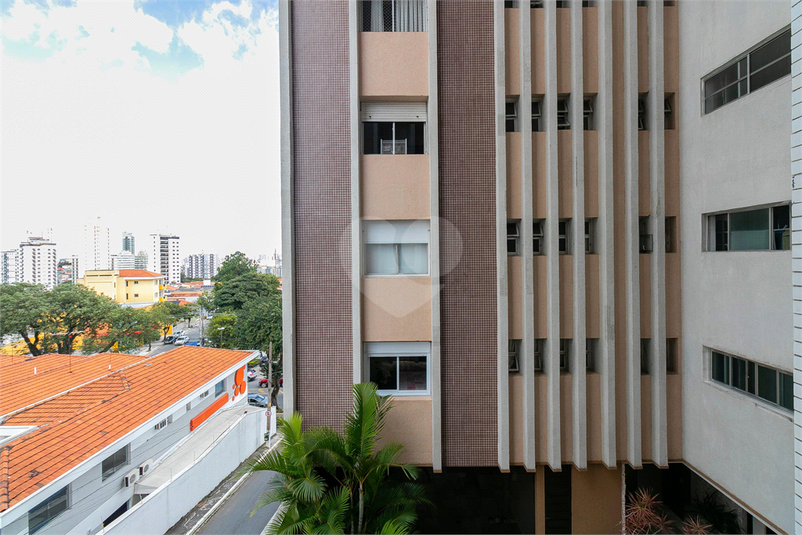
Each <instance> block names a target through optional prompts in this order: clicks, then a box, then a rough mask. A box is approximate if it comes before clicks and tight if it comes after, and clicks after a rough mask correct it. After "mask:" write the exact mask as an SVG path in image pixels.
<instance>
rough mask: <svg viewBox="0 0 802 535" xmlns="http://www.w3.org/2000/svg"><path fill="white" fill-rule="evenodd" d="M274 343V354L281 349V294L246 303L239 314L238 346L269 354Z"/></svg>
mask: <svg viewBox="0 0 802 535" xmlns="http://www.w3.org/2000/svg"><path fill="white" fill-rule="evenodd" d="M270 342H273V354H280V353H281V352H282V349H281V293H279V292H276V293H274V294H272V295H269V296H268V297H267V298H266V299H251V300H249V301H246V302H245V304H244V306H243V307H242V310H240V311H238V312H237V344H238V346H239V347H241V348H245V349H259V350H260V351H265V352H267V350H268V348H269V347H270Z"/></svg>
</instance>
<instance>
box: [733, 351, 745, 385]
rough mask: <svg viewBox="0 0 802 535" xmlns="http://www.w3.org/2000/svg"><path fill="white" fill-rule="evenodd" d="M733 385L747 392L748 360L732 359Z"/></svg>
mask: <svg viewBox="0 0 802 535" xmlns="http://www.w3.org/2000/svg"><path fill="white" fill-rule="evenodd" d="M731 360H732V386H734V387H735V388H737V389H739V390H743V391H744V392H746V361H745V360H743V359H739V358H735V357H733V358H732V359H731Z"/></svg>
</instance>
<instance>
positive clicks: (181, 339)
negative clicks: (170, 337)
mask: <svg viewBox="0 0 802 535" xmlns="http://www.w3.org/2000/svg"><path fill="white" fill-rule="evenodd" d="M187 342H189V336H179V337H178V338H176V339H175V342H174V343H175V345H177V346H182V345H184V344H186V343H187Z"/></svg>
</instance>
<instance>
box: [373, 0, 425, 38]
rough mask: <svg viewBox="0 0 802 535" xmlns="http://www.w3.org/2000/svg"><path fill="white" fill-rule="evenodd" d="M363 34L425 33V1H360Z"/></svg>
mask: <svg viewBox="0 0 802 535" xmlns="http://www.w3.org/2000/svg"><path fill="white" fill-rule="evenodd" d="M359 7H360V10H359V11H360V16H361V24H360V28H362V31H363V32H425V31H426V26H427V13H426V10H427V7H426V0H362V1H360V2H359Z"/></svg>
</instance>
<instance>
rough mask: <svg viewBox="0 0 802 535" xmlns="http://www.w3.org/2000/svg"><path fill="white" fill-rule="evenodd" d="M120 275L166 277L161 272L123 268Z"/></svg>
mask: <svg viewBox="0 0 802 535" xmlns="http://www.w3.org/2000/svg"><path fill="white" fill-rule="evenodd" d="M120 277H159V278H164V275H162V274H161V273H154V272H152V271H145V270H144V269H121V270H120Z"/></svg>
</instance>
